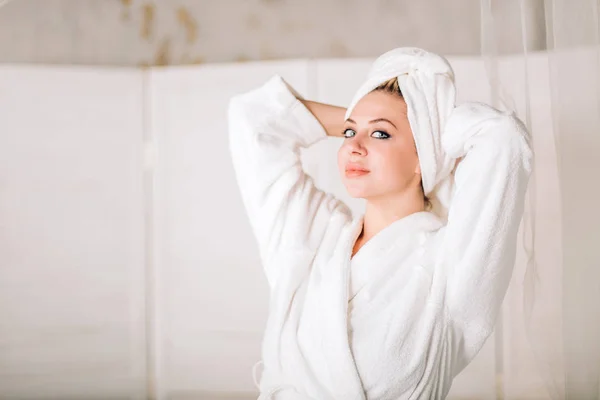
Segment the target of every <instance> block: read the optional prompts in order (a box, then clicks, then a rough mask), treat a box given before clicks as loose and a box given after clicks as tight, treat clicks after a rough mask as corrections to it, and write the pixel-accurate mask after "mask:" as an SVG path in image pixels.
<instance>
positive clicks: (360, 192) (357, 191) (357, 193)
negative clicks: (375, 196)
mask: <svg viewBox="0 0 600 400" xmlns="http://www.w3.org/2000/svg"><path fill="white" fill-rule="evenodd" d="M346 192H347V193H348V194H349V195H350V197H352V198H355V199H364V198H366V197H369V193H368V192H367V191H366V190H364V189H362V188H356V187H348V186H346Z"/></svg>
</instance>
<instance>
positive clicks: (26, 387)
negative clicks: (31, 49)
mask: <svg viewBox="0 0 600 400" xmlns="http://www.w3.org/2000/svg"><path fill="white" fill-rule="evenodd" d="M141 106H142V80H141V75H140V74H139V73H138V72H134V71H121V70H104V71H100V70H89V69H71V68H30V67H19V66H2V67H0V114H1V117H0V192H1V195H0V221H2V222H1V225H0V226H1V227H0V397H2V398H27V399H35V398H50V397H52V398H62V399H67V398H76V399H82V398H105V399H108V398H135V397H139V396H141V395H143V392H144V387H145V375H144V373H145V372H144V369H145V366H144V365H145V358H144V352H145V349H144V219H143V212H144V202H143V187H142V182H143V179H142V135H143V131H142V119H141Z"/></svg>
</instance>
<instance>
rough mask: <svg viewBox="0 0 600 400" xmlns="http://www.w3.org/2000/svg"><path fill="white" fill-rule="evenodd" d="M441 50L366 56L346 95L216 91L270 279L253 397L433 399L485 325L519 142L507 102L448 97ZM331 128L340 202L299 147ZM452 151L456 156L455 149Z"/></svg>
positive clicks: (492, 307)
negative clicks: (357, 209) (347, 101)
mask: <svg viewBox="0 0 600 400" xmlns="http://www.w3.org/2000/svg"><path fill="white" fill-rule="evenodd" d="M454 102H455V90H454V75H453V72H452V69H451V67H450V65H449V64H448V62H447V61H446V60H445V59H444V58H443V57H440V56H438V55H435V54H432V53H429V52H426V51H424V50H421V49H416V48H399V49H395V50H392V51H390V52H388V53H386V54H384V55H382V56H381V57H379V58H378V59H377V60H376V61H375V63H374V65H373V67H372V69H371V71H370V73H369V76H368V78H367V80H366V81H365V83H364V84H363V85H362V86H361V87H360V88H359V90H358V92H357V93H356V95H355V97H354V99H353V101H352V103H351V105H350V107H349V108H348V109H343V108H340V107H335V106H330V105H326V104H320V103H316V102H311V101H307V100H304V99H303V98H302V97H300V96H299V95H298V94H297V93H296V92H295V91H294V90H293V89H292V88H291V87H289V85H287V84H286V83H285V81H284V80H283V79H282V78H281V77H279V76H275V77H273V78H272V79H270V80H269V81H268V82H267V83H265V84H264V85H263V86H261V87H260V88H258V89H256V90H253V91H251V92H249V93H246V94H243V95H238V96H236V97H234V98H233V99H232V100H231V102H230V107H229V129H230V149H231V153H232V159H233V164H234V167H235V171H236V174H237V179H238V184H239V187H240V191H241V195H242V198H243V201H244V205H245V207H246V211H247V213H248V216H249V219H250V222H251V225H252V228H253V232H254V234H255V236H256V239H257V243H258V248H259V251H260V255H261V260H262V262H263V266H264V270H265V273H266V276H267V280H268V283H269V286H270V310H269V319H268V322H267V327H266V330H265V335H264V341H263V352H262V361H263V373H262V378H261V382H260V390H261V397H260V398H261V399H319V400H321V399H441V398H444V397H445V396H446V395H447V393H448V391H449V390H450V386H451V383H452V380H453V378H454V377H455V376H456V375H457V374H458V373H459V372H460V371H461V370H462V369H463V368H464V367H465V366H466V365H467V364H468V363H469V362H470V361H471V360H472V359H473V357H474V356H475V355H476V354H477V352H478V351H479V350H480V349H481V347H482V346H483V344H484V342H485V340H486V339H487V337H488V336H489V335H490V333H491V332H492V330H493V327H494V323H495V320H496V317H497V315H498V312H499V309H500V305H501V303H502V300H503V298H504V295H505V293H506V289H507V286H508V283H509V281H510V277H511V274H512V268H513V264H514V260H515V252H516V235H517V231H518V228H519V223H520V220H521V216H522V213H523V206H524V197H525V191H526V186H527V182H528V178H529V174H530V170H531V160H532V152H531V149H530V146H529V144H528V135H527V131H526V129H525V127H524V126H523V124H522V123H521V122H520V121H519V120H518V119H517V118H516V117H515V116H514V115H512V114H508V113H502V112H500V111H497V110H495V109H493V108H491V107H489V106H486V105H483V104H477V103H469V104H463V105H460V106H455V104H454ZM327 135H330V136H340V137H343V138H344V139H343V144H342V146H341V147H340V149H339V153H338V165H339V169H340V174H341V176H342V179H343V182H344V184H345V186H346V188H347V190H348V192H349V194H350V195H351V196H353V197H360V198H364V199H366V210H365V212H364V214H362V215H360V216H358V217H353V216H352V213H351V212H350V210H349V208H348V207H347V206H346V205H345V204H343V203H342V202H341V201H339V200H338V199H336V198H335V197H334V196H333V195H331V194H329V193H325V192H323V191H321V190H320V189H319V188H317V187H316V186H315V185H314V183H313V180H312V179H311V178H310V177H309V176H308V175H306V174H305V173H304V171H303V169H302V165H301V162H300V154H299V151H300V148H301V147H308V146H310V145H312V144H314V143H315V142H317V141H319V140H321V139H324V138H326V137H327ZM458 160H460V162H458Z"/></svg>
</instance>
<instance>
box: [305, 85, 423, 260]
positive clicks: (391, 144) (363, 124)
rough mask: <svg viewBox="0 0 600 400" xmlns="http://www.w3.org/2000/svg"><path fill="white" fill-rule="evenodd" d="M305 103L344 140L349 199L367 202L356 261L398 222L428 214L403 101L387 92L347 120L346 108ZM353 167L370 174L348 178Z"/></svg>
mask: <svg viewBox="0 0 600 400" xmlns="http://www.w3.org/2000/svg"><path fill="white" fill-rule="evenodd" d="M303 103H304V104H305V105H306V106H307V108H308V109H309V110H310V111H311V112H312V113H313V115H315V117H316V118H317V119H318V120H319V122H321V124H322V125H323V127H324V128H325V130H326V132H327V134H328V135H331V136H338V137H343V138H344V141H343V143H342V145H341V146H340V149H339V151H338V169H339V172H340V175H341V177H342V181H343V183H344V185H345V187H346V189H347V190H348V193H349V194H350V196H352V197H356V198H363V199H365V200H366V202H367V203H366V210H365V216H364V223H363V229H362V232H361V234H360V236H359V237H358V239H357V240H356V243H355V245H354V248H353V251H352V256H354V254H356V252H358V250H359V249H360V248H361V247H362V246H363V245H364V244H365V243H367V242H368V241H369V240H370V239H371V238H372V237H373V236H375V235H376V234H377V233H379V232H380V231H381V230H383V229H384V228H385V227H387V226H389V225H390V224H392V223H393V222H395V221H397V220H399V219H401V218H403V217H406V216H408V215H410V214H413V213H415V212H420V211H425V201H424V199H423V191H422V189H421V184H420V183H421V168H420V165H419V158H418V155H417V149H416V145H415V141H414V138H413V134H412V131H411V129H410V124H409V122H408V117H407V106H406V103H405V102H404V99H402V98H401V97H400V96H397V95H394V94H391V93H387V92H383V91H375V92H371V93H369V94H368V95H366V96H364V97H363V98H362V99H361V100H360V101H359V102H358V103H357V105H356V106H355V107H354V109H353V110H352V115H350V117H349V118H348V120H346V121H344V114H345V111H346V110H345V109H344V108H342V107H335V106H330V105H326V104H322V103H316V102H310V101H303ZM349 163H355V164H358V165H359V166H360V167H361V168H364V169H366V170H368V171H369V172H368V173H366V174H362V175H360V176H349V175H348V174H347V173H346V167H347V165H348V164H349Z"/></svg>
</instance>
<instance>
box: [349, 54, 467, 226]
mask: <svg viewBox="0 0 600 400" xmlns="http://www.w3.org/2000/svg"><path fill="white" fill-rule="evenodd" d="M392 78H398V83H399V86H400V90H401V91H402V95H403V97H404V100H405V101H406V104H407V107H408V121H409V123H410V126H411V129H412V132H413V136H414V139H415V144H416V147H417V153H418V155H419V163H420V165H421V177H422V180H423V189H424V192H425V195H426V196H428V197H429V198H430V200H431V203H432V211H433V212H435V213H436V214H437V215H438V216H439V217H441V218H442V219H444V220H445V219H446V218H447V216H448V208H449V206H450V201H451V196H452V189H453V178H452V170H453V169H454V166H455V164H456V159H453V158H451V157H450V156H448V155H447V154H446V153H445V152H444V149H443V147H442V133H443V131H444V126H445V123H446V120H447V119H448V117H449V116H450V114H451V112H452V110H453V109H454V106H455V101H456V89H455V86H454V71H453V70H452V67H451V66H450V63H448V61H447V60H446V59H445V58H444V57H442V56H439V55H437V54H433V53H430V52H428V51H425V50H423V49H419V48H415V47H401V48H397V49H394V50H391V51H388V52H387V53H385V54H383V55H381V56H380V57H379V58H377V60H375V62H374V63H373V66H372V67H371V70H370V71H369V74H368V76H367V80H366V81H365V82H364V83H363V84H362V85H361V86H360V88H359V89H358V91H357V92H356V94H355V95H354V98H353V99H352V102H351V103H350V106H349V107H348V109H347V111H346V119H347V118H349V117H350V115H351V114H352V110H353V109H354V107H355V106H356V104H357V103H358V102H359V101H360V99H362V98H363V97H364V96H365V95H367V94H368V93H370V92H371V91H372V90H373V89H375V88H376V87H377V86H379V85H381V84H382V83H384V82H386V81H388V80H390V79H392Z"/></svg>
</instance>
